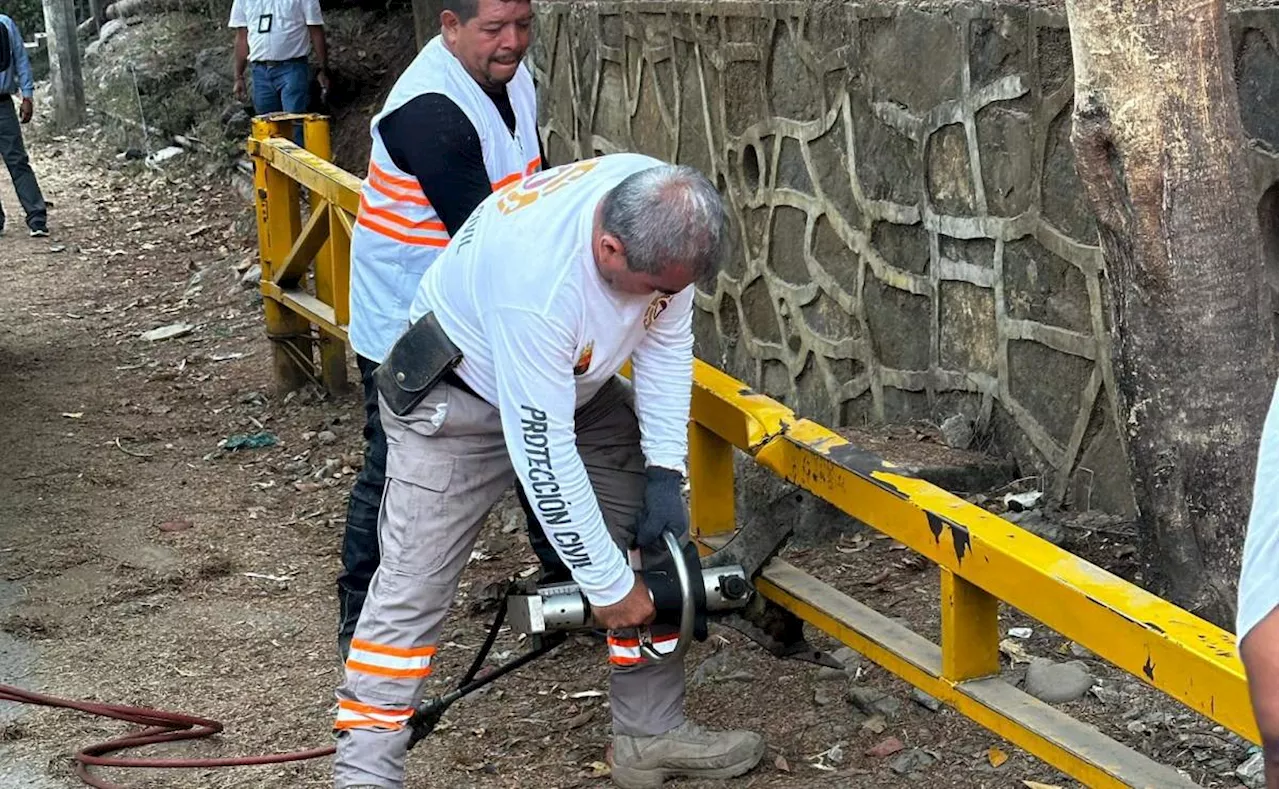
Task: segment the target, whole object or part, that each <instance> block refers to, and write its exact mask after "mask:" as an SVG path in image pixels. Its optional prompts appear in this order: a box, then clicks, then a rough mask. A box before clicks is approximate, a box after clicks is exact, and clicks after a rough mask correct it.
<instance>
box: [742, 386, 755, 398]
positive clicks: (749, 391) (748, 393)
mask: <svg viewBox="0 0 1280 789" xmlns="http://www.w3.org/2000/svg"><path fill="white" fill-rule="evenodd" d="M754 395H755V392H754V391H753V390H752V389H751V387H749V386H744V387H742V388H741V389H739V390H738V397H752V396H754Z"/></svg>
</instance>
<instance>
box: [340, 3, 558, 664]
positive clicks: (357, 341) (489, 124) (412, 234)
mask: <svg viewBox="0 0 1280 789" xmlns="http://www.w3.org/2000/svg"><path fill="white" fill-rule="evenodd" d="M440 19H441V30H442V33H441V35H439V36H437V37H436V38H434V39H432V40H431V41H430V42H429V43H428V44H427V45H426V46H425V47H424V48H423V49H422V51H421V52H420V53H418V56H417V57H416V58H415V59H414V60H413V63H411V64H410V65H409V68H408V69H406V70H405V72H404V74H402V75H401V76H400V78H399V79H398V80H397V81H396V84H395V86H394V87H393V88H392V90H391V94H390V95H389V96H388V97H387V102H386V105H385V106H383V108H382V111H381V112H379V113H378V114H377V115H376V116H375V117H374V118H373V121H372V123H371V124H370V126H371V131H372V135H373V148H372V151H371V153H370V157H369V175H368V177H367V178H366V179H365V181H364V185H363V186H362V188H361V194H360V210H359V213H358V214H357V216H356V226H355V231H354V232H353V233H352V236H351V302H350V304H351V320H350V326H349V328H348V334H349V337H350V340H351V346H352V348H354V349H355V352H356V363H357V365H358V367H359V369H360V377H361V379H362V381H363V385H364V394H365V427H364V437H365V440H366V445H365V458H364V467H363V468H362V469H361V471H360V474H359V476H358V477H357V478H356V483H355V486H354V487H353V489H352V491H351V499H350V502H349V504H348V508H347V526H346V533H345V535H344V538H343V549H342V568H343V569H342V573H341V575H339V577H338V604H339V628H338V643H339V649H340V651H341V653H342V657H343V658H344V659H345V658H346V654H347V648H348V645H349V643H350V641H351V634H352V633H353V632H355V627H356V620H357V619H358V618H359V616H360V608H361V606H362V605H363V603H364V598H365V594H366V593H367V591H368V588H369V579H370V578H372V577H373V572H374V570H375V569H377V566H378V535H377V524H378V508H379V506H380V504H381V501H382V491H383V487H384V484H385V478H384V476H383V474H384V467H385V465H386V456H387V445H386V437H385V436H384V435H383V432H382V425H381V423H380V422H379V421H378V399H377V392H376V391H375V389H374V387H373V382H372V380H373V379H372V376H373V371H374V369H376V368H377V366H378V364H380V363H381V362H382V360H383V358H384V357H385V356H386V353H387V349H388V348H390V347H391V344H392V343H393V342H395V340H396V338H397V337H399V336H400V334H401V333H402V332H403V331H404V330H405V327H407V326H408V325H409V320H408V319H409V303H410V302H411V301H412V299H413V294H414V292H415V290H416V289H417V287H418V281H419V280H420V279H421V278H422V274H423V272H425V271H426V270H427V268H428V267H430V266H431V264H432V261H434V260H435V259H436V257H437V256H438V255H439V254H440V252H441V250H443V249H444V246H445V244H447V243H448V242H449V238H450V237H451V236H452V235H453V234H454V233H456V232H457V230H458V228H459V227H461V226H462V223H463V222H465V221H466V219H467V217H468V216H470V215H471V212H472V210H474V209H475V207H476V206H477V205H479V204H480V202H481V201H482V200H484V199H485V198H486V197H488V196H489V194H490V193H491V192H492V191H493V190H495V189H498V188H501V187H503V186H505V185H507V184H510V183H512V182H514V181H517V180H519V179H520V178H522V177H524V176H525V175H527V174H529V173H532V172H535V171H537V170H539V169H541V163H542V157H541V153H540V149H539V145H538V130H537V125H536V123H537V115H538V112H537V106H536V101H535V97H534V88H533V78H532V76H531V75H530V74H529V71H528V69H527V68H526V67H525V66H524V65H523V64H522V63H521V59H522V58H523V57H524V53H525V50H526V49H528V47H529V28H530V24H531V23H532V20H533V11H532V8H531V6H530V3H529V0H445V2H444V11H443V12H442V13H441V15H440ZM522 503H523V502H522ZM533 536H534V537H535V538H540V537H541V533H540V532H537V533H536V534H534V535H533ZM534 547H535V549H539V548H541V550H540V551H539V554H540V555H541V556H543V557H544V564H546V565H551V564H556V565H558V560H556V559H555V558H554V551H552V550H551V549H550V547H549V546H545V542H544V541H540V540H538V539H535V541H534Z"/></svg>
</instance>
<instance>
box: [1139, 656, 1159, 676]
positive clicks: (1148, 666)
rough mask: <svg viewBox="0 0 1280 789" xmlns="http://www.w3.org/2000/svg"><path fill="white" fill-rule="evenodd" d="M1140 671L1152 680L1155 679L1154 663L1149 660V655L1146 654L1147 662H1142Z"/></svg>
mask: <svg viewBox="0 0 1280 789" xmlns="http://www.w3.org/2000/svg"><path fill="white" fill-rule="evenodd" d="M1142 673H1143V674H1146V675H1147V679H1149V680H1151V681H1152V682H1155V681H1156V664H1155V663H1152V662H1151V656H1150V655H1147V662H1146V663H1143V664H1142Z"/></svg>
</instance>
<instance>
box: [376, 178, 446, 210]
mask: <svg viewBox="0 0 1280 789" xmlns="http://www.w3.org/2000/svg"><path fill="white" fill-rule="evenodd" d="M365 183H367V184H368V185H369V188H370V189H372V190H373V191H375V192H377V193H378V194H380V195H382V196H383V197H387V198H390V199H392V200H399V201H400V202H402V203H409V204H410V205H416V206H424V207H427V208H430V207H431V201H430V200H428V199H427V198H426V197H424V196H423V194H422V192H418V193H417V194H413V193H411V192H405V191H401V190H399V189H396V188H395V187H393V186H387V185H385V184H382V183H379V182H378V181H375V180H373V179H372V178H370V179H369V180H368V181H365Z"/></svg>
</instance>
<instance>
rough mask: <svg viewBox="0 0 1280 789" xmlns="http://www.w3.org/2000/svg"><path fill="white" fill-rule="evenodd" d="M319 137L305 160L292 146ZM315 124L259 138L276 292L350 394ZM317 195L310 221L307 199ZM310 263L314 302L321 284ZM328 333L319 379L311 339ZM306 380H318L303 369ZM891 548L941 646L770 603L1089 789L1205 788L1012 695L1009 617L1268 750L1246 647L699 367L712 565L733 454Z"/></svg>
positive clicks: (346, 226)
mask: <svg viewBox="0 0 1280 789" xmlns="http://www.w3.org/2000/svg"><path fill="white" fill-rule="evenodd" d="M293 122H302V123H304V124H305V132H306V137H305V139H306V148H307V150H302V149H299V148H298V147H297V146H295V145H294V144H293V143H291V142H289V141H288V140H286V139H283V138H282V136H281V135H287V134H289V133H290V126H291V124H292V123H293ZM328 141H329V135H328V125H327V121H325V119H323V118H321V117H319V116H271V117H268V118H262V119H258V120H256V121H255V123H254V137H253V139H251V140H250V141H249V152H250V154H251V155H252V156H253V159H254V165H255V174H256V175H255V183H256V186H257V209H258V232H259V239H260V242H261V256H262V283H261V287H262V293H263V296H264V297H265V313H266V316H265V317H266V323H267V331H268V334H269V335H270V336H271V337H272V339H273V340H275V341H276V343H277V346H276V347H277V351H276V372H277V376H278V377H279V380H280V381H281V383H282V384H285V385H289V384H291V383H294V382H296V381H297V380H298V376H299V370H311V371H312V372H310V373H308V374H311V375H315V374H316V373H315V372H314V370H316V369H318V370H319V373H318V375H319V377H321V378H322V379H323V380H324V381H325V382H326V384H330V383H331V382H334V381H339V380H340V379H342V380H345V366H344V361H343V357H342V343H343V342H344V341H345V339H346V330H345V327H346V323H347V285H348V282H349V257H348V253H349V249H350V239H351V227H352V223H353V218H354V216H355V213H356V211H357V209H358V206H359V187H360V182H359V180H358V179H356V178H355V177H354V176H352V175H350V174H349V173H346V172H344V171H342V170H340V169H338V168H337V167H334V166H333V165H331V164H329V163H328V162H327V161H325V160H326V159H327V158H328V154H329V144H328ZM299 186H302V187H305V188H306V189H308V190H310V192H311V200H312V213H311V215H310V217H309V218H308V220H307V222H306V224H305V226H304V225H303V223H302V222H301V220H300V211H299V200H298V194H299V192H298V187H299ZM313 263H314V275H313V276H312V277H311V285H310V287H309V288H308V286H307V282H306V280H307V276H306V274H307V271H308V269H309V267H310V266H311V265H312V264H313ZM313 324H314V325H315V326H316V327H317V328H318V329H319V333H320V343H321V351H320V357H321V359H320V364H319V365H318V368H317V366H316V365H315V364H314V363H313V361H312V360H311V355H310V352H311V346H310V340H311V331H310V326H311V325H313ZM306 365H309V367H307V366H306ZM737 450H741V451H743V452H746V453H747V454H749V455H750V456H751V457H752V458H753V459H754V460H755V462H757V463H759V464H760V465H762V466H764V467H766V468H768V469H770V470H772V471H773V472H775V473H776V474H778V475H779V476H781V477H783V478H784V479H786V480H788V481H790V482H792V483H794V484H796V485H798V486H799V487H801V488H803V489H805V490H807V491H809V492H810V493H812V494H814V495H815V496H818V497H819V498H821V499H824V500H826V501H828V502H830V503H831V504H833V505H835V506H836V507H839V508H840V509H841V510H843V511H844V512H846V513H848V514H849V515H851V516H853V517H854V518H856V519H858V520H859V521H861V522H863V523H865V524H867V525H869V526H871V527H873V528H875V529H877V530H879V531H881V532H883V533H885V534H887V535H889V536H891V537H893V538H894V539H896V540H898V541H899V542H901V543H903V544H904V545H906V546H907V547H909V548H911V549H913V550H915V551H917V552H919V553H920V554H922V555H924V556H926V557H927V558H929V559H931V560H932V561H933V562H934V563H936V564H937V565H938V567H939V571H940V573H941V591H942V601H941V602H942V630H941V632H942V638H941V641H942V643H941V645H937V644H934V643H932V642H930V641H928V640H927V639H925V638H923V637H921V636H919V635H918V634H916V633H915V632H913V631H911V630H910V629H908V628H906V627H904V626H902V625H900V624H898V623H896V622H894V621H892V620H891V619H889V618H887V617H885V616H883V615H881V614H878V613H876V612H875V611H873V610H871V609H870V608H868V607H866V606H864V605H862V604H861V603H859V602H858V601H856V600H854V599H853V598H851V597H849V596H848V595H845V594H843V593H842V592H840V591H839V590H837V589H835V588H833V587H831V586H829V585H827V584H825V583H822V582H821V581H818V580H817V579H815V578H813V577H812V576H810V575H807V574H806V573H804V572H802V571H801V570H799V569H797V568H796V567H793V566H791V565H790V564H788V563H786V562H784V561H781V560H774V561H773V562H772V563H770V564H769V565H768V566H767V567H766V568H765V570H764V572H763V574H762V576H761V578H760V580H759V584H758V586H759V589H760V591H761V593H762V594H764V595H765V596H766V597H768V598H770V599H772V600H774V601H775V602H777V603H779V604H780V605H782V606H783V607H785V608H787V609H789V610H791V611H792V612H794V613H795V614H797V615H798V616H800V617H801V618H802V619H804V620H805V621H807V622H809V623H810V624H812V625H814V626H816V627H818V628H819V629H821V630H823V631H825V632H826V633H828V634H830V635H831V636H833V637H835V638H836V639H838V640H840V641H841V642H843V643H845V644H848V645H849V646H851V647H853V648H854V649H856V650H858V651H859V652H861V653H862V654H864V655H866V656H867V657H868V658H870V659H871V660H874V661H875V662H877V663H879V664H880V665H882V666H884V667H885V668H887V669H889V670H890V671H892V672H894V673H895V674H897V675H898V676H900V677H902V678H903V679H905V680H906V681H907V682H910V683H911V684H912V685H915V686H916V687H918V688H921V689H922V690H924V691H925V692H927V693H929V694H930V695H932V696H934V697H936V698H938V699H939V700H941V701H943V702H945V703H946V704H948V705H950V706H952V707H954V708H955V709H956V710H958V711H960V712H961V713H962V714H964V715H966V716H967V717H969V718H971V719H973V720H975V721H977V722H978V723H981V724H982V725H983V726H986V727H987V728H989V729H991V730H992V731H994V732H996V733H997V734H999V735H1001V736H1003V737H1005V738H1006V739H1008V740H1009V741H1010V742H1013V743H1015V744H1017V745H1019V746H1021V747H1023V748H1025V749H1026V750H1028V751H1030V752H1031V753H1033V754H1035V755H1037V756H1038V757H1040V758H1041V759H1044V760H1045V761H1046V762H1048V763H1050V764H1052V765H1054V766H1056V767H1058V768H1059V769H1061V770H1062V771H1064V772H1066V773H1067V774H1069V775H1071V776H1073V777H1075V778H1077V779H1078V780H1080V781H1083V782H1084V783H1086V784H1088V785H1090V786H1098V787H1151V789H1168V788H1169V787H1192V786H1195V784H1194V783H1192V782H1191V781H1190V780H1189V779H1187V778H1185V777H1184V776H1182V775H1181V774H1180V773H1178V772H1177V771H1176V770H1174V769H1172V768H1170V767H1168V766H1166V765H1161V764H1158V763H1156V762H1154V761H1152V760H1151V759H1148V758H1147V757H1145V756H1142V755H1141V754H1139V753H1137V752H1136V751H1133V750H1132V749H1130V748H1128V747H1126V746H1124V745H1122V744H1120V743H1118V742H1116V741H1115V740H1112V739H1110V738H1109V737H1107V736H1105V735H1103V734H1102V733H1101V732H1099V731H1098V730H1097V729H1094V728H1092V727H1090V726H1087V725H1086V724H1083V723H1081V722H1080V721H1077V720H1076V719H1074V718H1071V717H1070V716H1068V715H1066V714H1065V713H1062V712H1060V711H1058V710H1056V709H1055V708H1053V707H1051V706H1049V705H1047V704H1044V703H1042V702H1040V701H1038V700H1036V699H1034V698H1032V697H1031V696H1029V695H1027V694H1025V693H1022V692H1021V691H1019V690H1017V689H1016V688H1014V687H1013V686H1011V685H1009V684H1008V683H1006V682H1004V681H1003V680H1001V679H1000V678H999V672H1000V661H999V651H998V642H999V630H998V624H997V618H996V617H997V608H998V604H999V602H1000V601H1004V602H1006V603H1008V604H1009V605H1012V606H1013V607H1015V608H1017V609H1019V610H1021V611H1023V612H1024V613H1026V614H1028V615H1030V616H1032V617H1034V618H1036V619H1038V620H1039V621H1041V622H1043V623H1044V624H1045V625H1047V626H1049V627H1050V628H1052V629H1054V630H1056V631H1058V632H1059V633H1061V634H1063V635H1064V636H1066V637H1068V638H1070V639H1072V640H1074V641H1076V642H1078V643H1080V644H1082V645H1084V646H1085V647H1087V648H1089V649H1090V650H1092V651H1093V652H1094V653H1096V654H1097V655H1098V656H1100V657H1102V658H1103V659H1105V660H1107V661H1109V662H1111V663H1112V664H1114V665H1116V666H1118V667H1119V668H1121V669H1123V670H1125V671H1127V672H1129V673H1130V674H1132V675H1133V676H1135V677H1137V678H1139V679H1141V680H1142V681H1143V682H1145V683H1147V684H1148V685H1151V686H1152V687H1155V688H1158V689H1159V690H1161V691H1163V692H1164V693H1166V694H1168V695H1169V696H1171V697H1173V698H1174V699H1177V700H1178V701H1180V702H1182V703H1183V704H1186V705H1187V706H1188V707H1190V708H1192V709H1194V710H1196V711H1198V712H1200V713H1201V714H1203V715H1205V716H1206V717H1208V718H1211V719H1212V720H1215V721H1217V722H1218V723H1220V724H1222V725H1223V726H1225V727H1227V728H1228V729H1231V730H1232V731H1234V732H1237V733H1239V734H1240V735H1242V736H1244V737H1247V738H1248V739H1250V740H1252V741H1254V742H1258V741H1259V735H1258V731H1257V728H1256V726H1255V724H1254V721H1253V715H1252V711H1251V707H1250V705H1249V696H1248V689H1247V686H1246V684H1245V677H1244V669H1243V667H1242V665H1241V663H1240V661H1239V659H1238V658H1237V656H1236V645H1235V637H1234V636H1233V635H1231V634H1230V633H1227V632H1225V631H1223V630H1221V629H1220V628H1217V627H1215V626H1213V625H1211V624H1209V623H1208V622H1205V621H1204V620H1201V619H1199V618H1198V617H1196V616H1194V615H1192V614H1190V613H1188V612H1186V611H1184V610H1182V609H1180V608H1178V607H1176V606H1174V605H1172V604H1171V603H1168V602H1166V601H1165V600H1162V599H1160V598H1159V597H1156V596H1155V595H1152V594H1150V593H1148V592H1146V591H1144V590H1142V589H1140V588H1138V587H1136V586H1134V585H1132V584H1130V583H1128V582H1126V581H1124V580H1122V579H1120V578H1118V577H1116V576H1114V575H1112V574H1110V573H1108V572H1106V571H1104V570H1102V569H1100V568H1098V567H1096V566H1094V565H1092V564H1090V563H1088V562H1086V561H1084V560H1083V559H1080V558H1079V557H1077V556H1075V555H1073V554H1071V553H1068V552H1066V551H1064V550H1062V549H1060V548H1058V547H1056V546H1054V545H1052V544H1050V543H1048V542H1045V541H1044V540H1041V539H1040V538H1038V537H1036V536H1034V535H1032V534H1030V533H1028V532H1026V531H1024V530H1022V529H1020V528H1018V527H1017V526H1015V525H1014V524H1012V523H1009V522H1008V521H1005V520H1003V519H1001V518H999V517H997V516H995V515H992V514H990V513H988V512H986V511H985V510H983V509H981V508H979V507H975V506H973V505H971V504H969V503H967V502H965V501H964V500H962V499H960V498H958V497H956V496H953V495H951V494H950V493H947V492H946V491H943V490H941V489H939V488H936V487H934V486H933V485H930V484H929V483H927V482H924V481H922V480H919V479H914V478H912V477H908V476H904V475H903V474H901V473H899V472H898V471H897V470H896V469H895V468H894V467H893V466H892V465H890V464H888V463H885V462H883V461H881V460H880V459H879V458H877V457H876V456H874V455H871V454H870V453H867V452H863V451H861V450H859V449H858V448H857V447H855V446H853V445H851V444H850V443H849V442H847V441H845V440H844V439H843V438H841V437H840V436H838V435H837V434H835V433H833V432H832V431H830V430H828V429H827V428H825V427H823V426H822V425H819V424H816V423H814V422H811V421H809V420H807V419H802V418H800V417H798V416H796V415H795V414H794V413H793V412H792V411H791V410H790V409H788V408H786V407H785V406H783V405H781V404H779V403H777V402H776V401H774V400H772V399H770V398H768V397H765V396H763V395H759V394H756V393H754V392H752V391H751V390H750V389H749V388H748V387H746V386H745V385H744V384H743V383H742V382H740V381H738V380H736V379H734V378H732V377H731V376H729V375H726V374H725V373H723V372H721V371H720V370H717V369H715V368H714V367H711V366H710V365H707V364H705V363H703V362H701V361H699V362H697V363H696V368H695V374H694V396H693V409H692V414H691V421H690V425H689V476H690V483H691V489H690V490H691V501H690V506H691V511H692V520H693V523H694V524H695V528H696V536H697V537H698V539H699V540H700V541H701V542H702V543H703V545H704V548H710V547H711V546H714V545H716V544H718V543H719V542H721V541H723V540H724V539H725V538H726V537H727V536H728V535H729V534H731V533H732V531H733V529H734V528H735V525H736V522H737V521H736V517H735V514H734V455H735V451H737Z"/></svg>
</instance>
